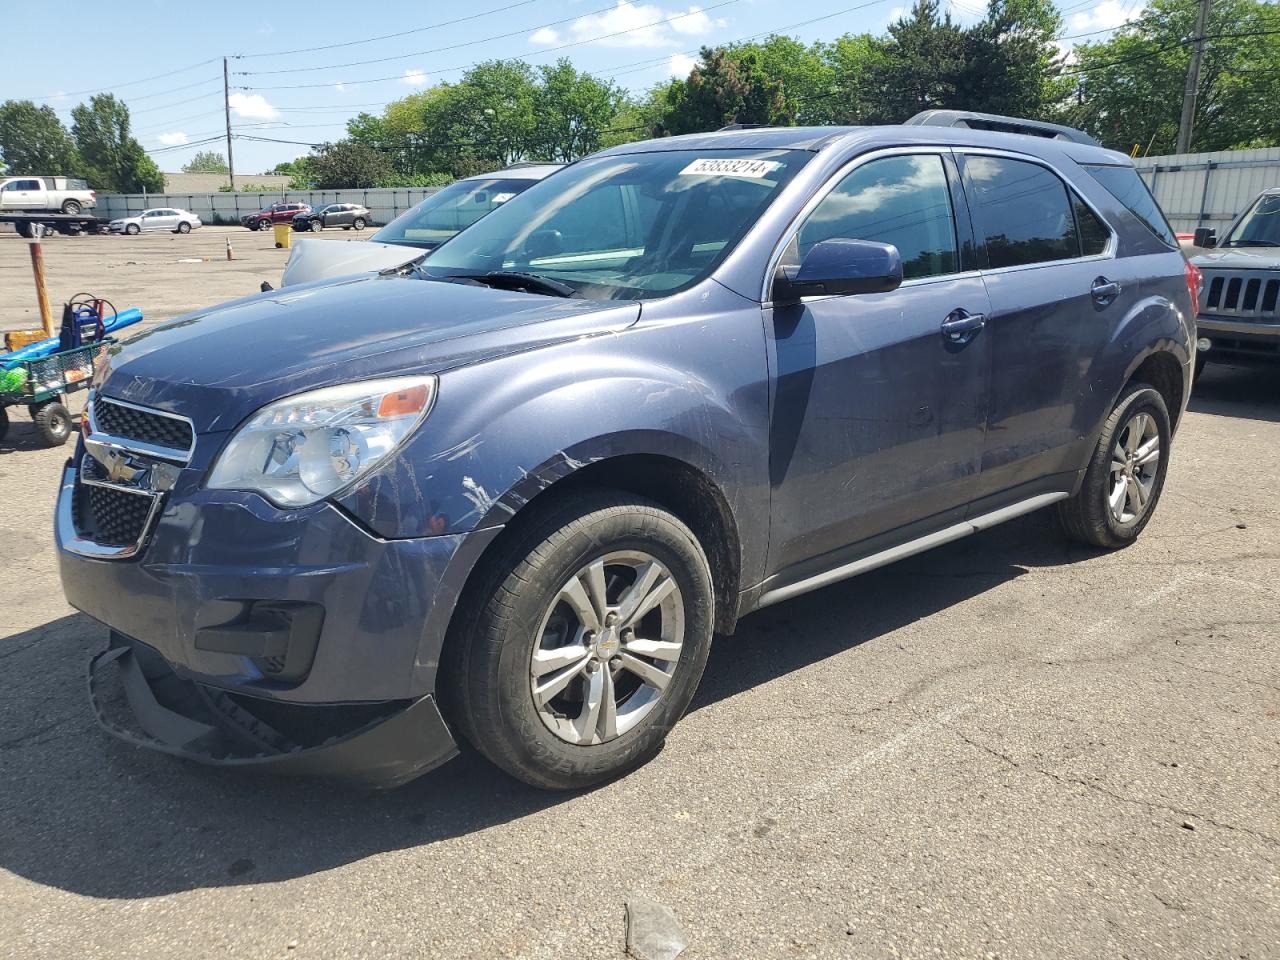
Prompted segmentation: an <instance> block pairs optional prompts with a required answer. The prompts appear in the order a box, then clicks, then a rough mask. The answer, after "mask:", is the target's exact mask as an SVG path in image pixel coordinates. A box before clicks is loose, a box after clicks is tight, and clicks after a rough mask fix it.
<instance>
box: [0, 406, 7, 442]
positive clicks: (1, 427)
mask: <svg viewBox="0 0 1280 960" xmlns="http://www.w3.org/2000/svg"><path fill="white" fill-rule="evenodd" d="M8 435H9V411H8V410H7V409H6V408H5V407H0V442H3V441H4V438H5V437H7V436H8Z"/></svg>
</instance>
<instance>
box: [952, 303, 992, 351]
mask: <svg viewBox="0 0 1280 960" xmlns="http://www.w3.org/2000/svg"><path fill="white" fill-rule="evenodd" d="M986 325H987V317H986V314H982V313H969V312H968V311H967V310H952V311H951V313H949V314H947V319H946V320H943V321H942V335H943V336H944V337H946V338H947V340H948V341H949V342H951V343H965V342H967V341H968V340H970V339H972V337H973V335H974V334H975V333H977V332H978V331H979V330H981V329H982V328H983V327H985V326H986Z"/></svg>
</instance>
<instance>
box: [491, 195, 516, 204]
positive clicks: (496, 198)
mask: <svg viewBox="0 0 1280 960" xmlns="http://www.w3.org/2000/svg"><path fill="white" fill-rule="evenodd" d="M514 196H515V194H514V193H495V194H494V195H493V202H494V203H506V202H507V201H508V200H510V199H511V198H512V197H514Z"/></svg>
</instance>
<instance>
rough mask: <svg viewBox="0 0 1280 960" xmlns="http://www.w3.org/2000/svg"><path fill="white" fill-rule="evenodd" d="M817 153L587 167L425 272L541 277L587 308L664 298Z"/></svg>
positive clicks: (708, 264) (632, 158) (538, 191)
mask: <svg viewBox="0 0 1280 960" xmlns="http://www.w3.org/2000/svg"><path fill="white" fill-rule="evenodd" d="M811 156H812V155H811V154H809V153H806V152H804V151H799V150H749V151H748V150H672V151H669V152H662V153H642V154H627V155H622V156H613V157H597V158H595V159H590V160H583V161H582V162H580V163H577V164H574V165H573V166H572V167H568V168H566V169H565V170H564V171H562V172H561V173H558V174H556V175H555V176H554V177H552V178H550V179H549V180H546V181H544V182H543V183H540V184H538V185H537V186H536V187H534V188H533V189H531V190H529V191H528V192H527V193H525V194H523V195H522V196H520V197H517V198H516V199H515V200H512V201H511V202H510V203H508V204H507V205H506V206H504V207H503V208H502V209H501V210H500V211H498V212H496V213H494V214H493V215H492V216H490V217H486V218H485V219H484V220H482V221H481V222H480V223H477V224H476V225H475V226H474V227H472V228H471V229H469V230H467V231H466V232H465V233H463V234H461V235H460V236H459V237H458V238H457V239H456V240H455V241H454V242H452V243H450V244H448V245H447V246H444V247H442V248H441V249H440V250H438V251H436V252H435V253H433V254H432V255H431V256H430V257H428V258H427V260H426V263H425V265H424V270H423V272H424V273H425V274H426V275H427V276H429V277H435V278H445V277H468V276H469V277H482V276H484V275H486V274H490V273H492V272H494V271H504V272H514V273H519V274H534V275H536V276H538V277H541V278H544V279H547V280H551V281H553V282H555V283H557V284H561V285H564V286H567V287H569V288H571V289H572V290H573V295H574V296H579V297H586V298H589V299H611V300H637V299H645V298H651V297H662V296H666V295H668V294H671V293H675V292H676V291H678V290H681V289H683V288H685V287H688V286H690V285H692V284H694V283H697V282H698V281H699V280H701V279H702V278H703V277H705V276H707V275H708V274H709V273H710V272H711V271H712V270H714V269H715V267H716V265H717V264H719V263H720V261H721V260H723V259H724V258H725V257H726V256H727V255H728V254H729V252H730V251H731V250H732V249H733V248H734V246H735V245H736V244H737V243H738V241H739V240H740V239H741V238H742V236H743V235H744V234H745V233H746V232H747V230H748V229H750V227H751V225H752V224H753V223H755V221H756V220H757V219H758V218H759V217H760V214H761V213H763V212H764V209H765V208H766V207H767V206H768V205H769V204H770V203H771V202H772V201H773V199H774V197H776V196H777V195H778V193H779V191H781V190H782V188H783V187H784V186H785V185H786V184H787V183H788V182H789V181H790V180H791V178H792V177H793V176H795V174H796V172H797V171H798V170H800V169H801V168H802V167H803V166H804V165H805V163H807V162H808V161H809V159H810V157H811Z"/></svg>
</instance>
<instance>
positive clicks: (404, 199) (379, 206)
mask: <svg viewBox="0 0 1280 960" xmlns="http://www.w3.org/2000/svg"><path fill="white" fill-rule="evenodd" d="M439 189H440V188H439V187H397V188H395V189H391V188H387V189H373V190H282V191H278V192H277V191H272V192H271V193H257V192H253V193H100V194H98V206H97V208H96V209H94V211H93V213H94V214H95V215H96V216H99V217H109V218H115V217H129V216H133V215H135V214H138V213H141V212H142V211H143V210H146V209H148V208H150V207H178V208H180V209H183V210H190V211H191V212H192V213H194V214H197V215H199V217H200V219H201V220H203V221H204V222H205V223H232V224H234V223H239V222H240V218H241V217H242V216H244V215H245V214H247V213H254V212H256V211H258V210H261V209H263V208H264V207H269V206H270V205H271V204H273V203H309V204H311V206H312V208H313V209H316V210H319V209H320V208H321V207H323V206H324V205H325V204H326V203H360V204H363V205H364V206H366V207H368V208H369V209H370V210H371V211H372V220H373V224H374V225H375V226H382V225H383V224H385V223H388V222H389V221H391V220H394V219H395V218H396V217H398V216H399V215H400V214H402V213H404V212H405V211H406V210H408V209H409V208H410V207H412V206H415V205H416V204H418V203H421V202H422V201H423V200H424V199H426V198H427V197H429V196H431V194H433V193H435V192H436V191H437V190H439Z"/></svg>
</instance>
